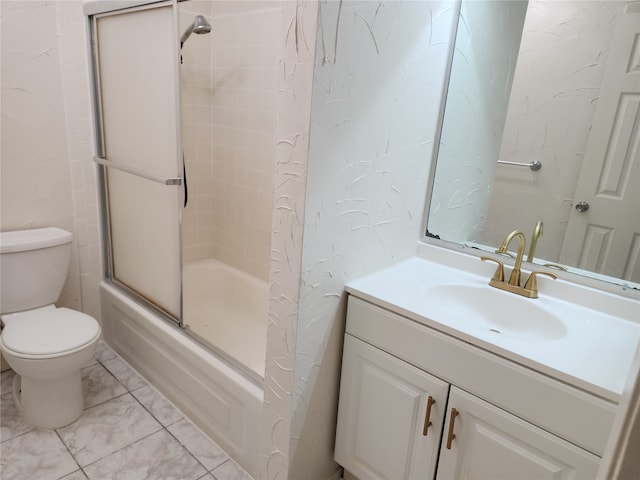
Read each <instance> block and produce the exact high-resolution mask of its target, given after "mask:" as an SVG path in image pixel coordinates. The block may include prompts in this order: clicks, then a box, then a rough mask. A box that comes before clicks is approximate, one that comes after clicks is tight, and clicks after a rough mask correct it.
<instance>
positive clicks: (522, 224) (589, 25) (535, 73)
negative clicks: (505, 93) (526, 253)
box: [482, 0, 629, 261]
mask: <svg viewBox="0 0 640 480" xmlns="http://www.w3.org/2000/svg"><path fill="white" fill-rule="evenodd" d="M627 3H629V2H617V1H607V2H584V1H579V0H577V1H562V2H556V1H542V0H530V2H529V9H528V12H527V18H526V21H525V27H524V34H523V38H522V44H521V51H520V55H519V57H518V65H517V67H516V72H515V75H514V86H513V90H512V94H511V100H510V102H509V110H508V113H507V123H506V126H505V131H504V135H503V144H502V148H501V150H500V156H501V158H503V159H504V160H510V161H515V162H523V163H529V162H531V161H533V160H540V161H541V162H542V164H543V167H542V170H539V171H537V172H532V171H531V170H529V169H527V168H522V167H513V166H506V165H499V166H498V168H497V170H496V179H495V184H494V192H495V193H494V196H493V198H492V201H491V206H490V211H489V219H488V222H487V225H486V230H485V234H484V237H483V240H482V243H485V244H487V245H498V244H499V243H500V242H501V241H502V239H503V238H504V237H505V236H506V234H507V233H509V232H510V231H512V230H513V229H516V228H517V229H521V230H522V231H524V232H525V234H526V235H527V236H528V235H529V234H530V232H531V231H532V230H533V227H534V225H535V223H536V222H537V221H538V220H544V235H543V237H542V238H541V239H540V240H539V242H538V246H537V253H536V257H539V258H544V259H546V260H549V261H558V258H559V254H560V249H561V248H562V242H563V240H564V233H565V230H566V226H567V222H568V218H569V212H570V209H571V201H572V199H573V195H574V192H575V188H576V184H577V180H578V176H579V175H580V168H581V166H582V160H583V156H584V151H585V148H586V144H587V139H588V136H589V131H590V128H591V122H592V120H593V115H594V112H595V109H596V106H597V103H598V92H599V89H600V84H601V82H602V75H603V72H604V67H605V65H606V61H607V58H608V52H607V50H608V45H609V43H610V42H611V36H612V33H613V26H614V24H615V18H616V15H617V14H618V13H619V12H621V11H622V8H623V6H624V5H625V4H627Z"/></svg>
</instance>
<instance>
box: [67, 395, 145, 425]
mask: <svg viewBox="0 0 640 480" xmlns="http://www.w3.org/2000/svg"><path fill="white" fill-rule="evenodd" d="M125 395H131V392H130V391H128V390H127V391H125V392H122V393H120V394H119V395H115V396H113V397H111V398H108V399H106V400H102V401H101V402H99V403H96V404H94V405H91V406H90V407H86V408H85V409H84V410H83V411H82V415H84V412H86V411H87V410H91V409H93V408H95V407H99V406H100V405H104V404H105V403H108V402H110V401H111V400H115V399H116V398H120V397H124V396H125ZM131 396H132V397H133V395H131ZM134 398H135V397H134ZM82 415H81V416H80V418H82ZM73 423H75V422H73ZM73 423H70V424H69V425H73ZM66 426H68V425H65V426H64V427H66ZM64 427H60V428H64Z"/></svg>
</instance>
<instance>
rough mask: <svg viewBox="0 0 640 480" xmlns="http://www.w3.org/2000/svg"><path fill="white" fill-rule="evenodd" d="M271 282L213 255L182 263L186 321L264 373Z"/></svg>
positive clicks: (209, 341) (235, 358) (259, 376)
mask: <svg viewBox="0 0 640 480" xmlns="http://www.w3.org/2000/svg"><path fill="white" fill-rule="evenodd" d="M268 305H269V292H268V284H267V282H264V281H261V280H259V279H257V278H255V277H252V276H251V275H248V274H247V273H244V272H242V271H240V270H237V269H235V268H233V267H230V266H229V265H226V264H224V263H222V262H219V261H217V260H215V259H212V258H210V259H205V260H198V261H196V262H190V263H188V264H186V265H185V266H184V324H185V327H186V328H187V329H188V330H189V331H190V332H193V334H194V335H195V336H197V337H198V338H199V339H202V340H203V341H204V342H205V343H206V344H211V345H214V346H215V347H216V348H218V349H220V350H221V351H222V352H224V354H226V355H228V356H229V357H231V360H232V361H236V362H238V363H239V364H241V365H244V366H246V367H248V368H249V369H250V371H251V372H252V373H254V374H255V377H256V378H257V379H262V378H263V377H264V360H265V356H266V348H267V342H266V339H267V325H268V321H267V313H268Z"/></svg>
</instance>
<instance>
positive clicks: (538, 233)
mask: <svg viewBox="0 0 640 480" xmlns="http://www.w3.org/2000/svg"><path fill="white" fill-rule="evenodd" d="M541 236H542V220H538V223H536V226H535V228H534V229H533V235H532V236H531V246H530V247H529V255H527V262H533V257H534V255H535V253H536V245H537V244H538V239H539V238H540V237H541Z"/></svg>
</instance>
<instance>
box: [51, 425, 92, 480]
mask: <svg viewBox="0 0 640 480" xmlns="http://www.w3.org/2000/svg"><path fill="white" fill-rule="evenodd" d="M54 432H55V434H56V436H57V437H58V439H59V440H60V442H62V445H64V448H65V449H66V450H67V452H69V455H71V458H73V461H74V462H75V463H76V465H77V466H78V468H79V469H80V470H81V471H82V473H84V470H82V465H80V463H79V462H78V460H77V459H76V457H75V456H74V455H73V452H71V450H70V449H69V446H68V445H67V444H66V442H65V441H64V440H63V439H62V435H60V432H58V430H57V429H56V430H54ZM73 472H75V470H74V471H73ZM73 472H69V473H73ZM69 473H68V474H67V475H69ZM85 475H86V474H85ZM62 478H64V477H62Z"/></svg>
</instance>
